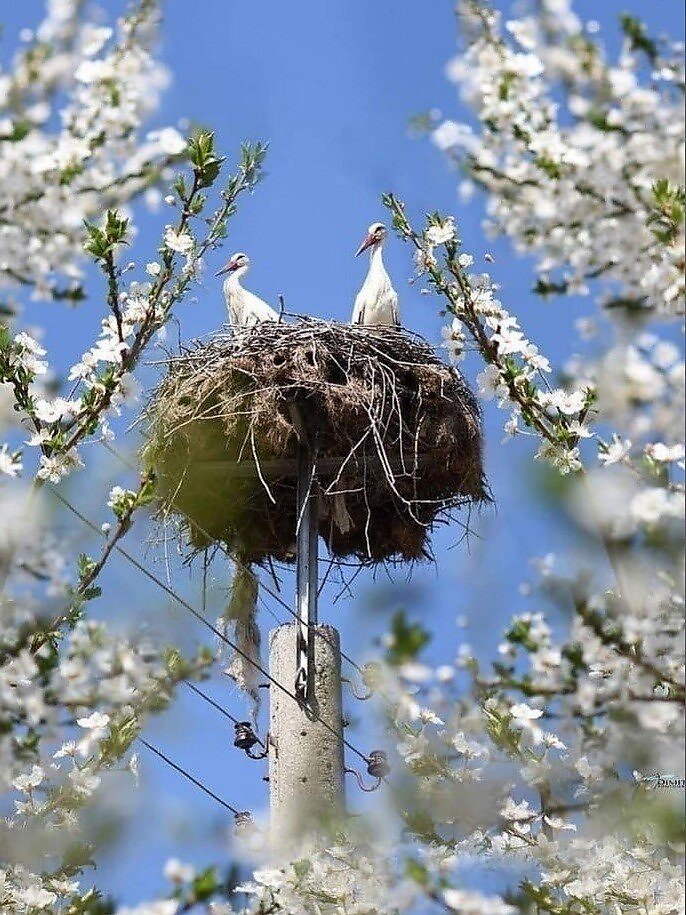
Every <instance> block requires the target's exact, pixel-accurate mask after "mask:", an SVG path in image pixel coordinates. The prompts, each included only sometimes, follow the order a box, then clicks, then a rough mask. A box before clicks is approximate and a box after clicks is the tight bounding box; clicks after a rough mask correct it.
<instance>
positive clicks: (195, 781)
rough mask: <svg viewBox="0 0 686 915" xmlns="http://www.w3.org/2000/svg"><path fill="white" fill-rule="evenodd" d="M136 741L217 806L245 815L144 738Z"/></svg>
mask: <svg viewBox="0 0 686 915" xmlns="http://www.w3.org/2000/svg"><path fill="white" fill-rule="evenodd" d="M138 740H139V741H140V742H141V743H142V744H143V746H144V747H147V749H148V750H150V752H151V753H154V754H155V756H158V757H159V758H160V759H162V760H164V762H165V763H166V764H167V765H168V766H171V768H172V769H174V770H175V771H176V772H178V773H179V774H180V775H183V777H184V778H185V779H187V780H188V781H189V782H192V783H193V784H194V785H195V786H196V787H197V788H200V790H201V791H204V792H205V794H207V795H208V796H209V797H211V798H212V799H213V800H215V801H216V802H217V803H218V804H221V806H222V807H224V808H225V809H226V810H230V811H231V813H232V814H233V815H234V816H240V815H241V814H242V813H245V811H243V810H238V809H237V808H236V807H234V806H233V805H232V804H229V803H228V801H225V800H224V799H223V798H221V797H219V795H218V794H215V793H214V791H212V790H211V789H210V788H208V787H207V785H203V783H202V782H201V781H199V780H198V779H197V778H196V777H195V776H194V775H191V773H190V772H187V771H186V770H185V769H184V768H183V767H182V766H180V765H179V764H178V763H175V762H174V760H173V759H170V758H169V757H168V756H166V755H165V754H164V753H163V752H162V751H161V750H158V748H157V747H154V746H153V745H152V744H151V743H149V742H148V741H147V740H146V739H145V738H144V737H141V736H140V735H139V736H138Z"/></svg>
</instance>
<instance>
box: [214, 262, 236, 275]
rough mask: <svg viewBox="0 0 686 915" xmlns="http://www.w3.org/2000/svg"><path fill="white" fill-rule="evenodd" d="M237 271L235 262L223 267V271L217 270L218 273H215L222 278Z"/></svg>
mask: <svg viewBox="0 0 686 915" xmlns="http://www.w3.org/2000/svg"><path fill="white" fill-rule="evenodd" d="M235 269H236V264H234V262H233V261H229V262H228V264H226V266H225V267H222V269H221V270H217V272H216V273H215V276H222V275H223V274H224V273H231V272H232V271H233V270H235Z"/></svg>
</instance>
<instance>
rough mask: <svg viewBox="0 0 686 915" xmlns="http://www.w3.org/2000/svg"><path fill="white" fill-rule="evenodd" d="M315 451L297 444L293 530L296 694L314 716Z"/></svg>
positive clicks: (302, 444) (316, 535)
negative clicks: (294, 550)
mask: <svg viewBox="0 0 686 915" xmlns="http://www.w3.org/2000/svg"><path fill="white" fill-rule="evenodd" d="M315 469H316V468H315V453H314V451H313V450H312V449H311V448H310V447H309V446H308V445H306V444H304V443H301V444H300V445H299V446H298V471H297V472H298V484H297V489H298V493H297V530H296V544H297V546H296V549H297V565H296V603H297V613H298V633H297V639H296V674H295V695H296V696H297V698H298V702H299V703H300V706H301V708H302V709H303V711H304V712H305V713H306V714H308V715H309V716H312V717H316V715H317V708H316V702H317V700H316V696H315V692H314V669H315V646H314V641H315V640H314V629H315V626H316V625H317V623H318V614H317V588H318V575H317V538H318V531H319V518H318V505H319V499H318V494H317V492H316V480H315Z"/></svg>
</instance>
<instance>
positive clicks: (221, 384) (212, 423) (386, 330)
mask: <svg viewBox="0 0 686 915" xmlns="http://www.w3.org/2000/svg"><path fill="white" fill-rule="evenodd" d="M146 416H147V427H148V428H147V433H148V435H147V438H148V442H147V445H146V447H145V452H144V457H145V461H146V464H147V465H148V466H150V467H151V468H152V469H153V470H154V471H155V474H156V478H157V495H158V499H159V504H160V509H161V514H162V515H163V516H164V517H167V516H169V515H173V516H180V517H181V520H182V522H183V524H184V526H185V527H186V528H187V534H188V537H189V539H190V542H191V544H192V546H193V547H194V548H196V549H202V548H204V547H207V546H209V545H210V544H211V543H213V542H221V543H223V544H225V546H226V547H227V548H228V550H229V551H231V552H232V553H233V554H234V555H237V556H239V557H240V558H241V559H242V560H243V561H244V562H263V561H265V560H267V559H276V560H285V561H292V560H293V559H294V558H295V532H296V527H297V518H296V514H297V513H296V498H297V495H296V493H297V487H296V466H297V462H296V458H297V453H298V445H299V442H301V443H303V444H307V445H308V446H309V447H310V448H311V449H312V450H313V451H314V452H315V454H316V480H317V483H316V486H317V490H318V492H319V497H318V501H319V531H320V534H321V536H322V537H323V538H324V540H325V541H326V543H327V545H328V548H329V551H330V553H331V555H332V556H333V557H336V558H343V557H355V558H356V559H357V560H359V561H361V562H363V563H376V562H381V561H384V560H404V561H411V560H415V559H420V558H422V557H425V556H428V555H430V553H429V536H430V533H431V530H432V528H433V527H434V526H435V524H436V523H437V522H439V521H446V520H448V519H449V518H450V517H452V515H453V513H454V510H455V509H457V508H460V507H462V506H465V505H470V504H471V503H474V502H480V501H482V500H484V499H486V498H487V494H486V487H485V481H484V475H483V468H482V455H481V429H480V414H479V409H478V406H477V403H476V401H475V399H474V396H473V394H472V393H471V391H470V390H469V388H468V387H467V385H466V383H465V381H464V380H463V378H462V376H461V375H460V373H459V372H458V371H457V370H456V369H454V368H451V367H449V366H447V365H445V364H444V363H443V362H442V361H441V360H440V359H439V358H438V357H437V356H436V354H435V353H434V352H433V350H432V349H431V347H430V346H429V345H428V344H427V343H425V342H424V341H423V340H421V339H420V338H418V337H416V336H414V335H413V336H410V335H409V334H408V333H407V332H405V331H402V330H400V329H397V328H394V327H381V326H379V327H375V328H362V327H359V326H350V325H344V324H336V323H332V322H325V321H320V320H315V319H312V318H306V319H300V320H299V321H298V322H297V323H288V324H286V323H283V324H282V323H279V324H277V323H264V324H261V325H259V326H258V327H257V328H254V329H252V330H249V331H242V332H240V333H239V334H236V335H233V334H228V333H224V332H221V333H218V334H216V335H215V336H213V337H212V338H210V339H209V340H208V341H207V342H201V343H196V344H194V345H193V346H192V347H191V348H190V349H188V350H186V351H184V352H182V354H181V355H180V356H178V357H174V358H172V359H171V360H170V361H169V371H168V374H167V376H166V377H165V379H164V380H163V381H162V383H161V384H160V386H159V387H158V389H157V390H156V392H155V393H154V395H153V396H152V398H151V400H150V402H149V404H148V408H147V413H146Z"/></svg>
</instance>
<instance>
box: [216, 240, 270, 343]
mask: <svg viewBox="0 0 686 915" xmlns="http://www.w3.org/2000/svg"><path fill="white" fill-rule="evenodd" d="M249 269H250V258H249V257H248V255H247V254H243V252H242V251H238V252H236V254H232V255H231V257H230V258H229V259H228V261H227V262H226V264H225V265H224V266H223V267H222V269H221V270H218V271H217V272H216V274H215V276H223V275H224V274H228V276H227V277H226V279H225V280H224V286H223V289H224V298H225V299H226V307H227V309H228V312H229V321H230V323H231V324H232V326H234V327H254V326H255V324H259V323H260V322H262V321H278V320H279V316H278V315H277V313H276V312H275V311H274V309H273V308H271V307H270V306H269V305H267V303H266V302H264V301H262V299H260V298H259V297H258V296H256V295H255V294H254V293H252V292H248V290H247V289H244V288H243V287H242V286H241V282H240V281H241V277H244V276H245V274H246V273H247V272H248V270H249Z"/></svg>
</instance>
